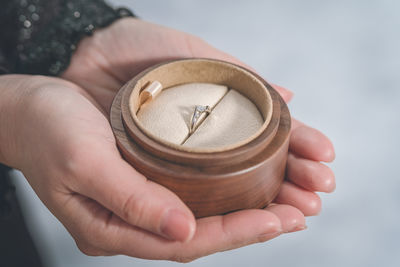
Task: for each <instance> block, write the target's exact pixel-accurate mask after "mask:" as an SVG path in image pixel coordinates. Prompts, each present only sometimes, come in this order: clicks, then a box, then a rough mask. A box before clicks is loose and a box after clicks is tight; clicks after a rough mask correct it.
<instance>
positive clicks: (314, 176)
mask: <svg viewBox="0 0 400 267" xmlns="http://www.w3.org/2000/svg"><path fill="white" fill-rule="evenodd" d="M286 176H287V179H288V180H289V181H291V182H292V183H294V184H296V185H298V186H300V187H303V188H305V189H307V190H309V191H317V192H326V193H330V192H333V191H334V190H335V187H336V184H335V176H334V174H333V172H332V170H331V169H330V168H329V167H327V166H326V165H324V164H322V163H319V162H316V161H312V160H307V159H303V158H301V157H298V156H296V155H294V154H292V153H289V155H288V160H287V169H286Z"/></svg>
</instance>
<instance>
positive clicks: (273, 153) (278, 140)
mask: <svg viewBox="0 0 400 267" xmlns="http://www.w3.org/2000/svg"><path fill="white" fill-rule="evenodd" d="M152 81H159V82H160V83H161V84H162V85H163V87H164V88H165V89H163V90H168V88H169V87H173V86H176V85H180V84H186V83H212V84H221V85H226V86H228V87H229V88H234V89H236V90H238V91H239V92H240V93H241V94H242V95H244V96H245V97H247V98H248V99H249V100H251V101H252V102H253V103H254V104H255V105H256V106H257V108H258V110H259V111H260V113H261V114H262V116H263V118H264V124H263V125H262V127H261V128H260V130H259V131H258V132H257V133H256V134H254V135H253V136H251V137H249V138H248V139H247V140H245V141H243V142H241V143H239V144H234V145H231V146H228V147H223V148H217V149H201V148H199V149H193V148H192V149H190V148H185V147H183V146H180V145H177V144H171V143H169V142H166V141H164V140H162V139H160V138H157V137H156V136H153V135H152V134H151V132H149V131H147V130H146V129H145V128H144V127H143V125H142V124H141V123H140V121H139V120H138V118H137V116H136V115H135V114H136V113H137V111H138V110H139V108H140V104H141V103H140V101H139V96H140V92H141V91H142V90H143V89H144V88H145V87H146V85H147V84H148V83H149V82H152ZM110 116H111V118H110V120H111V126H112V129H113V132H114V135H115V138H116V141H117V145H118V147H119V149H120V151H121V153H122V155H123V157H124V158H125V160H126V161H127V162H129V163H130V164H131V165H132V166H133V167H134V168H135V169H136V170H138V171H139V172H141V173H142V174H143V175H144V176H146V177H147V178H148V179H150V180H152V181H154V182H156V183H159V184H161V185H163V186H164V187H166V188H168V189H170V190H171V191H173V192H174V193H175V194H177V195H178V196H179V197H180V198H181V199H182V200H183V202H184V203H185V204H186V205H187V206H188V207H189V208H190V209H191V210H192V211H193V213H194V215H195V216H196V217H205V216H212V215H218V214H225V213H228V212H231V211H235V210H241V209H249V208H263V207H266V206H267V205H268V204H269V203H270V202H271V201H272V200H273V199H274V198H275V197H276V195H277V194H278V192H279V190H280V186H281V184H282V182H283V179H284V175H285V166H286V159H287V153H288V144H289V135H290V127H291V119H290V114H289V111H288V108H287V106H286V104H285V102H284V101H283V100H282V98H281V97H280V95H279V94H278V93H277V92H276V91H275V90H274V89H273V88H272V87H271V85H269V84H268V83H267V82H266V81H265V80H263V79H262V78H261V77H259V76H258V75H257V74H255V73H253V72H251V71H249V70H247V69H245V68H243V67H240V66H237V65H234V64H231V63H228V62H224V61H219V60H213V59H201V58H193V59H181V60H174V61H168V62H164V63H161V64H158V65H155V66H153V67H150V68H148V69H146V70H144V71H143V72H141V73H140V74H138V75H137V76H135V77H134V78H133V79H132V80H130V81H129V82H128V83H126V84H125V85H124V86H123V87H122V88H121V89H120V91H119V92H118V94H117V95H116V97H115V99H114V101H113V103H112V107H111V112H110Z"/></svg>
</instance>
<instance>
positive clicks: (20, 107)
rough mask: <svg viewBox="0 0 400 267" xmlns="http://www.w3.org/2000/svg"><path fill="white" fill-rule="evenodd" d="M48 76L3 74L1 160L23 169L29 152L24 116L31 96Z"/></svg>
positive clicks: (0, 87)
mask: <svg viewBox="0 0 400 267" xmlns="http://www.w3.org/2000/svg"><path fill="white" fill-rule="evenodd" d="M48 79H49V78H47V77H44V76H31V75H14V74H11V75H0V126H1V127H0V163H3V164H5V165H8V166H10V167H13V168H16V169H19V168H20V162H21V160H22V158H23V156H24V154H25V153H26V151H25V147H24V146H23V142H21V141H22V136H23V135H24V132H25V129H24V127H23V126H24V124H25V121H24V118H25V117H26V116H25V115H26V114H27V113H29V108H28V106H29V105H30V104H31V102H32V101H31V100H29V99H32V96H33V95H34V92H37V90H38V89H40V87H42V86H43V85H44V84H47V83H48ZM24 114H25V115H24ZM30 130H31V131H33V130H34V129H30Z"/></svg>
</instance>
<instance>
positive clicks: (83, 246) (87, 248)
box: [76, 241, 105, 256]
mask: <svg viewBox="0 0 400 267" xmlns="http://www.w3.org/2000/svg"><path fill="white" fill-rule="evenodd" d="M76 246H77V247H78V249H79V250H80V251H81V252H82V253H83V254H85V255H87V256H104V255H105V253H103V252H102V251H101V250H99V249H97V248H95V247H94V246H92V245H90V244H88V243H87V242H82V241H76Z"/></svg>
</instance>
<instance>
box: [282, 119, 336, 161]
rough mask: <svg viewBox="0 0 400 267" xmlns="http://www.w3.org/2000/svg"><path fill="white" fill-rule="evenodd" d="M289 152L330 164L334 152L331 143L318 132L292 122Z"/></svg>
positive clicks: (294, 121)
mask: <svg viewBox="0 0 400 267" xmlns="http://www.w3.org/2000/svg"><path fill="white" fill-rule="evenodd" d="M289 150H290V151H291V152H293V153H294V154H296V155H298V156H301V157H304V158H306V159H310V160H315V161H324V162H331V161H333V160H334V159H335V150H334V148H333V145H332V143H331V141H330V140H329V139H328V138H327V137H326V136H325V135H324V134H323V133H321V132H320V131H318V130H316V129H313V128H311V127H309V126H306V125H304V124H302V123H300V122H298V121H296V120H293V128H292V133H291V136H290V142H289Z"/></svg>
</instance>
